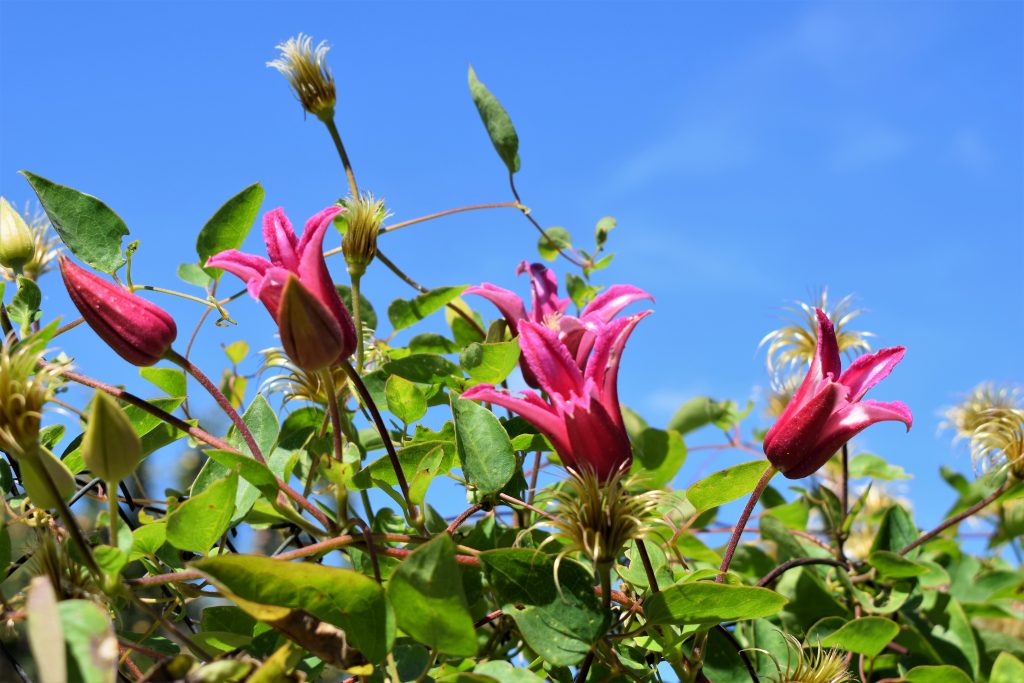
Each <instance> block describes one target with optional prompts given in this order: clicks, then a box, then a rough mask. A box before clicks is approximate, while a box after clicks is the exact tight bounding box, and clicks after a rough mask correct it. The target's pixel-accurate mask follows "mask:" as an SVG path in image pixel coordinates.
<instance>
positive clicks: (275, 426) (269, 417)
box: [228, 394, 281, 456]
mask: <svg viewBox="0 0 1024 683" xmlns="http://www.w3.org/2000/svg"><path fill="white" fill-rule="evenodd" d="M242 421H243V422H245V425H246V426H247V427H248V428H249V431H250V432H252V436H253V438H254V439H255V440H256V445H257V446H259V449H260V450H261V451H263V455H264V456H268V455H269V454H270V453H271V451H273V450H274V444H275V443H277V437H278V435H279V434H280V433H281V424H280V423H279V422H278V421H277V415H275V414H274V409H273V408H271V407H270V403H268V402H267V399H266V397H265V396H263V394H257V395H256V397H255V398H254V399H253V400H252V403H250V404H249V407H248V408H246V410H245V414H244V415H242ZM228 436H229V437H230V438H231V440H232V442H233V443H234V444H236V445H237V446H238V448H239V450H241V451H243V452H246V453H248V452H249V446H248V445H247V444H246V443H245V441H244V440H243V439H242V436H241V434H239V433H238V430H237V429H235V428H234V427H232V429H231V432H229V433H228Z"/></svg>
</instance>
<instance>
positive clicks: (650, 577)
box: [636, 538, 660, 593]
mask: <svg viewBox="0 0 1024 683" xmlns="http://www.w3.org/2000/svg"><path fill="white" fill-rule="evenodd" d="M636 550H637V552H638V553H640V561H641V562H642V563H643V565H644V572H645V573H646V574H647V584H648V585H649V586H650V587H651V592H652V593H657V592H658V591H659V590H660V589H659V588H658V579H657V578H655V576H654V566H653V565H652V564H651V556H650V555H648V554H647V546H646V545H645V544H644V542H643V539H639V538H638V539H636Z"/></svg>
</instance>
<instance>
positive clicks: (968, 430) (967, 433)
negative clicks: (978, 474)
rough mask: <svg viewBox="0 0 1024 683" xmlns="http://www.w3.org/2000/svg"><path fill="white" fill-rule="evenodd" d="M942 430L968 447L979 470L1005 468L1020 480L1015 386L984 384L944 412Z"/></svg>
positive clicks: (1022, 436) (1023, 410)
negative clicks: (946, 429) (952, 434)
mask: <svg viewBox="0 0 1024 683" xmlns="http://www.w3.org/2000/svg"><path fill="white" fill-rule="evenodd" d="M945 418H946V419H945V421H944V422H943V427H946V428H948V429H952V430H953V431H954V433H955V436H954V440H956V441H961V440H966V441H967V442H968V443H969V444H970V448H971V458H972V459H973V460H974V464H975V466H976V467H978V468H980V469H981V470H983V471H984V470H990V469H998V468H1001V467H1009V468H1010V471H1011V472H1012V473H1013V474H1014V475H1015V476H1016V477H1018V478H1022V477H1024V403H1022V401H1021V390H1020V388H1019V387H1015V386H1009V385H998V384H995V383H994V382H984V383H982V384H979V385H978V386H976V387H974V389H972V390H971V391H970V393H968V394H967V396H965V397H964V399H963V400H962V401H961V402H960V403H958V404H957V405H955V406H953V407H951V408H949V409H947V410H946V412H945Z"/></svg>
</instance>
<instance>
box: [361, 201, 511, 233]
mask: <svg viewBox="0 0 1024 683" xmlns="http://www.w3.org/2000/svg"><path fill="white" fill-rule="evenodd" d="M518 208H519V202H493V203H491V204H473V205H472V206H460V207H459V208H457V209H446V210H445V211H438V212H437V213H432V214H429V215H427V216H420V217H419V218H413V219H412V220H408V221H402V222H401V223H393V224H391V225H385V226H384V227H383V228H381V229H380V231H381V232H382V233H385V232H394V231H395V230H400V229H402V228H407V227H409V226H410V225H416V224H417V223H425V222H426V221H432V220H434V219H435V218H442V217H444V216H451V215H452V214H456V213H462V212H463V211H479V210H481V209H518Z"/></svg>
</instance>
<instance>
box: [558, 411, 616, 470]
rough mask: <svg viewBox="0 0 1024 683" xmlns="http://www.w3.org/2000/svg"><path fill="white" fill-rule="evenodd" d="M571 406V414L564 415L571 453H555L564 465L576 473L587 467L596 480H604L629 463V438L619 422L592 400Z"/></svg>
mask: <svg viewBox="0 0 1024 683" xmlns="http://www.w3.org/2000/svg"><path fill="white" fill-rule="evenodd" d="M584 401H585V402H584ZM573 404H574V405H573V407H572V410H571V413H567V414H566V416H565V426H566V430H567V431H568V434H569V447H570V448H571V452H569V453H563V452H561V451H559V453H558V454H559V455H560V456H562V461H563V462H564V463H565V464H566V466H568V467H572V468H573V469H575V470H577V471H579V470H580V469H582V468H590V469H592V470H593V471H594V472H595V473H596V474H597V477H598V479H600V480H601V481H606V480H607V479H608V477H609V476H611V475H612V474H614V473H615V472H616V471H617V470H618V469H619V468H621V467H624V466H628V465H629V463H630V462H632V460H633V451H632V449H631V448H630V445H629V437H628V436H627V435H626V430H625V429H624V428H623V427H622V425H621V422H620V421H616V420H615V419H614V418H613V416H611V415H609V414H608V413H607V412H605V410H604V407H603V406H602V405H601V404H600V403H598V402H597V401H595V400H593V398H592V397H587V398H586V399H583V400H580V399H577V400H576V401H573ZM617 410H618V407H616V411H617Z"/></svg>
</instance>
